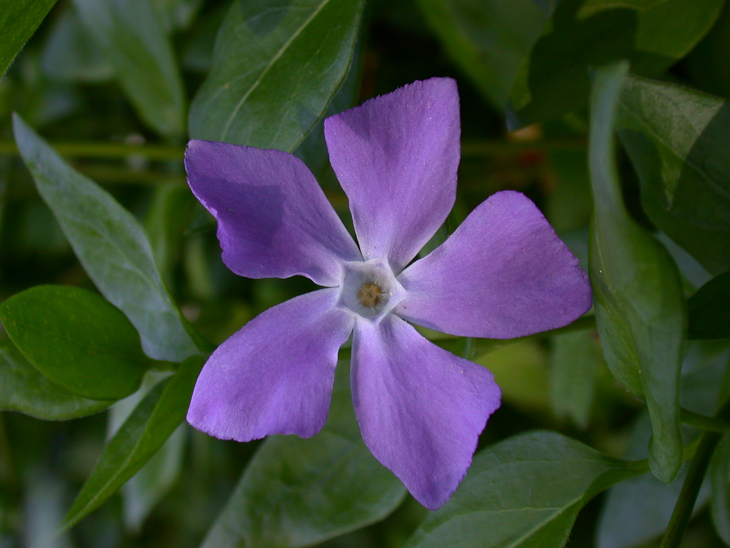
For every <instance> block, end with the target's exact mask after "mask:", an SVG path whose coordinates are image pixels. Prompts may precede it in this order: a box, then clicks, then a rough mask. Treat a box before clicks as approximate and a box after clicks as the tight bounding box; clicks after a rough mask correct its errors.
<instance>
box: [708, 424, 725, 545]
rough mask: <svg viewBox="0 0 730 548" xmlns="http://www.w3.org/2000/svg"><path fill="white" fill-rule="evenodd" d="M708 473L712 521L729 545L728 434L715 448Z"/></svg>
mask: <svg viewBox="0 0 730 548" xmlns="http://www.w3.org/2000/svg"><path fill="white" fill-rule="evenodd" d="M708 475H709V480H710V485H711V489H712V491H711V493H712V494H711V500H710V510H711V514H712V523H713V524H714V525H715V531H717V534H718V535H719V536H720V538H721V539H722V540H723V542H725V544H728V545H730V435H728V434H725V435H724V436H723V438H722V440H720V443H719V444H718V446H717V448H716V449H715V453H714V454H713V455H712V461H710V468H709V471H708Z"/></svg>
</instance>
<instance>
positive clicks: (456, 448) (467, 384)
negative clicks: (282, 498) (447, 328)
mask: <svg viewBox="0 0 730 548" xmlns="http://www.w3.org/2000/svg"><path fill="white" fill-rule="evenodd" d="M351 375H352V397H353V402H354V404H355V413H356V414H357V419H358V422H359V423H360V430H361V431H362V435H363V439H364V440H365V443H366V444H367V446H368V447H369V448H370V450H371V451H372V453H373V455H375V458H377V459H378V460H379V461H380V462H381V463H382V464H383V465H385V466H387V467H388V468H390V469H391V470H392V471H393V472H394V473H395V475H396V476H398V477H399V478H400V479H401V481H402V482H403V483H404V484H405V486H406V487H407V488H408V490H409V491H410V492H411V494H412V495H413V496H414V497H415V498H416V499H417V500H418V501H419V502H420V503H421V504H423V505H424V506H425V507H426V508H430V509H431V510H435V509H437V508H439V507H440V506H441V505H443V504H444V503H445V502H446V501H447V500H448V499H449V497H450V496H451V495H452V493H453V492H454V491H455V490H456V487H457V486H458V485H459V482H460V481H461V479H462V478H463V477H464V474H466V471H467V469H468V468H469V465H470V464H471V459H472V455H473V454H474V450H475V449H476V447H477V442H478V439H479V434H480V433H481V432H482V430H483V429H484V426H485V425H486V423H487V419H488V418H489V416H490V415H491V414H492V413H493V412H494V411H495V410H496V409H497V408H498V407H499V400H500V390H499V387H498V386H497V385H496V384H495V382H494V379H493V377H492V374H491V373H490V372H489V371H488V370H486V369H485V368H483V367H480V366H478V365H476V364H474V363H471V362H469V361H467V360H463V359H461V358H458V357H456V356H454V355H453V354H451V353H449V352H447V351H445V350H443V349H441V348H439V347H438V346H436V345H434V344H432V343H431V342H429V341H427V340H426V339H424V338H423V337H422V336H421V335H419V334H418V332H417V331H416V330H415V329H414V328H413V327H412V326H410V325H408V324H407V323H406V322H404V321H403V320H401V319H400V318H397V317H395V316H393V315H390V316H388V317H386V318H385V319H384V320H383V321H382V322H381V323H380V324H375V323H373V322H369V321H368V320H358V321H357V322H356V324H355V336H354V339H353V359H352V373H351Z"/></svg>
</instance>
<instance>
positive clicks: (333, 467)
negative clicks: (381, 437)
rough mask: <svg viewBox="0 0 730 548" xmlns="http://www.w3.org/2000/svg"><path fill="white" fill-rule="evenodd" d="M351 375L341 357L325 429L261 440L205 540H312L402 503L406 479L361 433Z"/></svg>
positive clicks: (219, 543)
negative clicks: (373, 451) (394, 471)
mask: <svg viewBox="0 0 730 548" xmlns="http://www.w3.org/2000/svg"><path fill="white" fill-rule="evenodd" d="M348 383H349V380H348V379H347V371H346V366H345V365H344V364H342V363H340V366H339V367H338V371H337V378H336V380H335V390H334V393H333V398H332V408H331V409H330V414H329V418H328V421H327V424H326V425H325V427H324V429H323V430H322V432H320V433H319V434H317V435H316V436H314V437H313V438H309V439H302V438H299V437H296V436H274V437H270V438H268V439H267V440H266V441H265V442H264V443H263V445H262V446H261V447H260V448H259V450H258V452H257V453H256V454H255V455H254V457H253V459H252V460H251V462H250V463H249V465H248V467H247V468H246V471H245V472H244V474H243V476H242V477H241V479H240V481H239V482H238V485H237V486H236V489H235V491H234V492H233V495H232V496H231V498H230V500H229V501H228V504H227V505H226V507H225V508H224V510H223V512H222V513H221V514H220V515H219V517H218V519H217V521H216V523H215V524H214V525H213V528H212V529H211V530H210V532H209V533H208V536H207V537H206V539H205V542H204V543H203V548H234V547H235V548H238V547H239V546H252V547H253V546H276V547H277V548H294V547H300V546H311V545H313V544H318V543H320V542H323V541H324V540H326V539H328V538H332V537H334V536H337V535H341V534H344V533H346V532H348V531H353V530H355V529H359V528H361V527H364V526H365V525H368V524H370V523H373V522H376V521H379V520H381V519H383V518H384V517H385V516H387V515H388V514H389V513H390V512H392V511H393V510H394V509H395V508H396V507H397V506H398V505H399V504H400V503H401V501H402V500H403V497H404V496H405V488H404V487H403V484H401V482H400V481H399V480H398V479H397V478H396V477H395V476H394V475H393V474H392V473H391V472H390V471H389V470H387V469H385V468H384V467H383V466H382V465H381V464H380V463H378V461H376V460H375V457H373V456H372V454H371V453H370V451H369V450H368V448H367V447H365V444H364V443H363V441H362V439H361V438H360V432H359V428H358V425H357V421H356V420H355V416H354V411H353V409H352V402H351V396H350V391H349V389H348Z"/></svg>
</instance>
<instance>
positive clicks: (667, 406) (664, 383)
mask: <svg viewBox="0 0 730 548" xmlns="http://www.w3.org/2000/svg"><path fill="white" fill-rule="evenodd" d="M627 71H628V64H627V63H617V64H613V65H608V66H606V67H603V68H601V69H599V70H598V71H596V73H595V79H594V90H593V96H592V99H591V130H590V143H589V156H590V172H591V184H592V187H593V205H594V217H593V223H592V226H591V241H590V251H589V263H590V272H591V283H592V287H593V296H594V306H595V310H596V321H597V325H598V332H599V335H600V337H601V343H602V345H603V352H604V355H605V357H606V362H607V363H608V366H609V368H610V369H611V372H612V373H613V374H614V376H615V377H616V378H617V379H619V381H621V382H622V383H623V384H624V385H625V386H626V388H628V389H629V390H630V391H631V392H633V393H634V394H635V395H637V396H643V397H644V398H645V400H646V403H647V406H648V408H649V413H650V415H651V420H652V427H653V429H654V436H653V437H652V440H651V443H650V451H649V456H650V458H649V462H650V464H651V468H652V472H653V473H654V475H656V476H657V477H658V478H659V479H661V480H662V481H665V482H669V481H671V480H672V478H674V476H675V475H676V474H677V471H678V470H679V466H680V464H681V461H682V440H681V437H680V433H679V374H680V368H681V359H682V341H683V339H684V333H685V326H686V314H685V305H684V297H683V294H682V285H681V280H680V278H679V272H678V271H677V267H676V265H675V264H674V262H673V261H672V259H671V257H670V256H669V254H668V253H667V251H666V250H665V249H664V247H663V246H662V245H661V244H659V242H657V241H656V240H655V239H654V238H653V237H652V236H651V235H650V234H649V233H647V232H646V231H644V230H643V229H642V228H641V227H640V226H639V225H638V224H636V223H635V222H634V221H633V219H631V218H630V216H629V214H628V212H627V211H626V208H625V206H624V203H623V198H622V196H621V188H620V185H619V181H618V177H617V174H616V166H615V160H614V157H613V133H614V126H615V120H616V112H617V110H618V100H619V94H620V92H621V88H622V85H623V82H624V80H625V77H626V74H627Z"/></svg>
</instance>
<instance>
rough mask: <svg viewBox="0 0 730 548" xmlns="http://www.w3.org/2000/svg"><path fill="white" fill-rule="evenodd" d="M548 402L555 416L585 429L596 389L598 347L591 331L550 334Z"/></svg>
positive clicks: (598, 358) (598, 360)
mask: <svg viewBox="0 0 730 548" xmlns="http://www.w3.org/2000/svg"><path fill="white" fill-rule="evenodd" d="M552 342H553V352H552V355H551V359H550V404H551V406H552V408H553V412H554V413H555V416H556V417H558V418H559V419H563V418H568V419H570V420H572V421H573V422H574V423H575V424H576V425H578V426H579V427H580V428H583V429H585V428H587V426H588V419H589V416H590V411H591V406H592V404H593V398H594V395H595V389H596V374H597V372H598V364H599V363H600V360H601V357H600V349H599V347H598V345H597V344H596V333H595V331H594V330H592V329H591V330H586V331H578V332H576V333H563V334H560V335H555V336H554V337H553V340H552Z"/></svg>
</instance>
